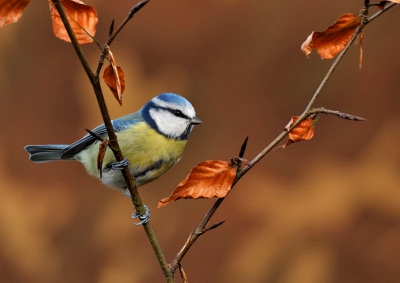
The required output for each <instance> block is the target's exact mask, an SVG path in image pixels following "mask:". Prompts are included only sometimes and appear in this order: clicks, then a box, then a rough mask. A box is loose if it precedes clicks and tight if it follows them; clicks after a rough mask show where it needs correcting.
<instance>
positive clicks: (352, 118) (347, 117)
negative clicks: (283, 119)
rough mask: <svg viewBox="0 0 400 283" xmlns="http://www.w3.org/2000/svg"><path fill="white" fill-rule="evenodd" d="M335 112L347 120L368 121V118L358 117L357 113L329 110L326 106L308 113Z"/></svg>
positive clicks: (334, 113)
mask: <svg viewBox="0 0 400 283" xmlns="http://www.w3.org/2000/svg"><path fill="white" fill-rule="evenodd" d="M319 113H321V114H333V115H336V116H338V117H340V118H342V119H346V120H351V121H367V120H366V119H364V118H362V117H358V116H355V115H351V114H347V113H343V112H340V111H337V110H329V109H326V108H324V107H320V108H315V109H312V110H310V111H309V112H308V114H310V115H313V114H319Z"/></svg>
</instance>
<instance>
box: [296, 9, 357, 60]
mask: <svg viewBox="0 0 400 283" xmlns="http://www.w3.org/2000/svg"><path fill="white" fill-rule="evenodd" d="M362 17H363V14H362V13H359V14H358V15H355V14H351V13H346V14H343V15H341V16H340V17H339V18H338V19H337V20H336V22H335V23H334V24H333V25H331V26H330V27H329V28H328V29H326V30H325V31H322V32H318V31H314V32H312V33H311V34H310V35H309V36H308V38H307V39H306V41H304V43H303V44H302V45H301V50H302V51H303V52H304V54H306V56H307V57H308V55H309V54H310V53H311V51H312V48H315V49H316V50H317V52H318V54H319V55H320V56H321V58H322V59H331V58H333V57H335V56H336V55H337V54H338V53H339V52H340V51H342V50H343V49H344V48H345V47H346V45H347V43H348V42H349V41H350V39H351V37H352V36H353V33H354V31H355V30H356V28H357V27H358V26H359V25H360V24H361V19H362Z"/></svg>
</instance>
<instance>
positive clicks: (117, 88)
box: [103, 65, 125, 105]
mask: <svg viewBox="0 0 400 283" xmlns="http://www.w3.org/2000/svg"><path fill="white" fill-rule="evenodd" d="M103 80H104V82H105V83H106V84H107V85H108V87H109V88H110V90H111V91H112V93H113V94H114V97H115V99H117V101H118V103H119V104H120V105H122V93H123V92H124V90H125V74H124V71H123V70H122V68H121V67H120V66H114V67H113V66H111V65H108V66H107V67H106V68H105V69H104V73H103Z"/></svg>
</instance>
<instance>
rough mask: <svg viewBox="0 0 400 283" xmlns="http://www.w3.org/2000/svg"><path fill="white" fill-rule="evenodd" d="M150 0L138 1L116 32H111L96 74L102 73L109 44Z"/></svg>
mask: <svg viewBox="0 0 400 283" xmlns="http://www.w3.org/2000/svg"><path fill="white" fill-rule="evenodd" d="M149 1H150V0H144V1H141V2H139V3H137V4H136V5H135V6H133V8H132V9H131V10H130V11H129V13H128V16H127V17H126V18H125V20H124V21H123V22H122V23H121V25H120V26H119V27H118V28H117V30H116V31H115V33H112V32H110V33H109V37H108V39H107V43H106V44H105V46H104V49H103V51H102V53H101V55H100V60H99V64H98V66H97V69H96V72H95V74H96V75H97V76H98V75H99V74H100V70H101V68H102V66H103V63H104V58H105V57H106V56H107V54H108V52H106V51H105V49H106V48H108V46H110V44H111V43H112V42H113V41H114V39H115V37H116V36H117V35H118V34H119V32H120V31H121V30H122V29H123V27H124V26H125V25H126V24H127V23H128V22H129V21H130V20H131V19H132V18H133V16H134V15H135V14H136V13H137V12H138V11H139V10H140V9H142V8H143V7H144V6H145V5H146V4H147V3H148V2H149ZM113 25H114V23H113Z"/></svg>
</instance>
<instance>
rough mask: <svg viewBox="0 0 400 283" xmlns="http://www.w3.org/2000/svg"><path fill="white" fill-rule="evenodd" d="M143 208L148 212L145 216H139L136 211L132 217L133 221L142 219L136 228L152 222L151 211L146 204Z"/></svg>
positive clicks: (136, 224)
mask: <svg viewBox="0 0 400 283" xmlns="http://www.w3.org/2000/svg"><path fill="white" fill-rule="evenodd" d="M143 206H144V208H145V209H146V212H145V213H144V214H142V215H139V214H138V212H137V211H136V212H135V213H133V214H132V216H131V217H132V219H135V218H139V219H140V221H139V222H138V223H135V226H139V225H143V224H146V223H147V222H149V221H150V209H149V208H148V207H147V205H145V204H143Z"/></svg>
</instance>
